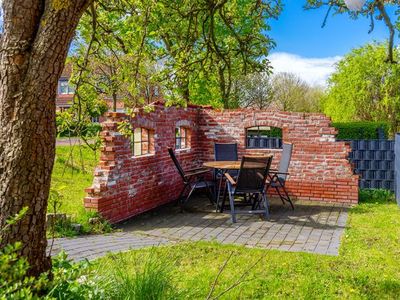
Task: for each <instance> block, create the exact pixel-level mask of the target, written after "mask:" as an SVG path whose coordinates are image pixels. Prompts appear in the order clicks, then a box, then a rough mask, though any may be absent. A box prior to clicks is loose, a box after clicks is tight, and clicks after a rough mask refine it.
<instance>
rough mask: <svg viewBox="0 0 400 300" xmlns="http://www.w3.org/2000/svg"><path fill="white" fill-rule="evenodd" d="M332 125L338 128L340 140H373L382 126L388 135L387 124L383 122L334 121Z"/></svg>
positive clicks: (376, 137)
mask: <svg viewBox="0 0 400 300" xmlns="http://www.w3.org/2000/svg"><path fill="white" fill-rule="evenodd" d="M332 126H333V127H335V128H336V129H337V130H338V135H337V136H336V138H337V139H340V140H374V139H378V138H379V136H378V129H379V128H382V130H383V131H384V133H385V136H386V137H387V136H388V132H389V124H388V123H385V122H343V123H342V122H335V123H332Z"/></svg>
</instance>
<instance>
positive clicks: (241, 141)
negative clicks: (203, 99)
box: [84, 104, 358, 222]
mask: <svg viewBox="0 0 400 300" xmlns="http://www.w3.org/2000/svg"><path fill="white" fill-rule="evenodd" d="M126 118H127V116H125V115H124V114H121V113H108V114H107V120H106V121H105V122H104V123H103V124H102V126H103V131H102V139H103V142H104V146H103V148H102V150H101V157H100V163H99V166H98V167H97V168H96V171H95V178H94V182H93V185H92V187H91V188H88V189H87V190H86V191H87V192H88V196H87V197H86V198H85V200H84V203H85V207H86V208H88V209H94V210H96V211H99V212H100V213H101V214H102V215H103V216H104V217H106V218H107V219H109V220H110V221H111V222H118V221H122V220H124V219H127V218H129V217H132V216H134V215H137V214H139V213H142V212H144V211H147V210H150V209H152V208H154V207H157V206H159V205H162V204H164V203H168V202H171V201H173V200H175V199H176V198H177V196H178V194H179V192H180V189H181V188H182V182H181V178H180V177H179V175H178V173H177V171H176V169H175V167H174V165H173V163H172V161H171V159H170V157H169V155H168V152H167V148H168V147H174V145H175V127H176V126H184V127H187V128H189V129H190V132H191V137H190V145H191V147H190V149H185V150H180V151H177V157H178V160H179V161H180V162H181V163H182V165H183V166H184V168H190V167H194V166H198V165H201V161H204V160H213V157H214V153H213V144H214V143H215V142H236V143H238V145H239V148H238V149H239V155H240V156H242V155H243V154H250V155H251V154H252V155H258V154H265V153H271V152H272V153H274V163H275V164H276V163H277V162H278V161H279V157H280V152H281V150H268V149H258V150H250V149H245V128H247V127H251V126H259V125H260V126H263V125H266V126H274V127H281V128H282V129H283V140H284V142H290V143H293V144H294V148H293V156H292V162H291V165H290V169H289V172H290V174H291V175H290V177H289V179H288V182H287V184H288V189H289V192H290V194H291V195H292V197H293V198H297V199H310V200H325V201H338V202H352V203H356V202H357V199H358V177H357V176H355V175H353V172H352V170H351V166H350V163H349V162H348V160H347V155H348V151H349V150H350V149H349V147H348V146H346V145H345V144H344V143H343V142H335V141H334V137H333V135H334V134H335V133H336V132H335V130H334V129H333V128H331V127H330V126H329V123H330V120H329V119H328V118H327V117H325V116H324V115H320V114H300V113H283V112H272V111H261V112H255V111H251V110H233V111H230V110H225V111H214V110H212V109H205V108H199V107H189V108H186V109H182V108H174V107H170V108H166V107H164V106H163V105H161V104H158V105H156V107H155V110H154V111H153V112H151V113H144V112H143V111H141V112H138V114H137V115H136V116H135V117H134V118H131V120H130V122H131V124H132V125H133V126H134V127H144V128H148V129H150V130H153V131H154V153H152V154H149V155H145V156H140V157H132V154H131V150H130V145H129V140H128V139H127V138H126V137H124V136H123V135H121V134H120V133H119V132H118V130H117V126H118V123H119V122H121V121H122V120H124V119H126Z"/></svg>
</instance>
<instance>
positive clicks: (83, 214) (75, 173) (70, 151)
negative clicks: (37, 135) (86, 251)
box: [48, 145, 111, 236]
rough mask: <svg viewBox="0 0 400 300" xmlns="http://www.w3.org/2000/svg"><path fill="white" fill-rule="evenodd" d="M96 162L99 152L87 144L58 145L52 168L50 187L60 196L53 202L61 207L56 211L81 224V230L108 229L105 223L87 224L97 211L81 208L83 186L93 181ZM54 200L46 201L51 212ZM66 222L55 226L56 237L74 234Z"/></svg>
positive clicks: (83, 192)
mask: <svg viewBox="0 0 400 300" xmlns="http://www.w3.org/2000/svg"><path fill="white" fill-rule="evenodd" d="M97 162H98V153H96V152H93V151H92V150H91V149H90V148H89V147H87V146H81V147H79V146H77V145H76V146H73V147H70V146H58V147H57V149H56V159H55V163H54V168H53V174H52V180H51V189H52V190H53V191H56V193H58V194H59V195H60V197H57V199H56V201H57V202H58V201H59V202H60V206H59V207H57V209H56V211H57V212H59V213H66V214H67V215H69V216H71V222H72V223H79V224H82V232H81V233H102V232H109V231H110V230H111V227H110V226H109V225H108V224H107V222H104V221H102V222H100V223H98V224H94V225H92V224H89V219H90V218H92V217H97V214H96V213H93V212H87V211H86V210H85V209H84V207H83V198H84V197H85V195H86V194H85V191H84V189H85V188H87V187H89V186H91V185H92V182H93V171H94V168H95V167H96V165H97ZM52 203H54V201H51V200H50V201H49V207H48V212H53V211H54V205H52ZM71 222H69V221H67V222H64V223H63V224H58V226H56V233H57V236H73V235H76V232H75V231H74V230H73V229H72V227H71Z"/></svg>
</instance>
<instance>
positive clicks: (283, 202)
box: [274, 186, 285, 205]
mask: <svg viewBox="0 0 400 300" xmlns="http://www.w3.org/2000/svg"><path fill="white" fill-rule="evenodd" d="M274 188H275V190H276V192H277V193H278V195H279V198H280V199H281V201H282V204H283V205H285V198H284V197H283V195H282V194H281V192H280V191H279V187H278V186H275V187H274Z"/></svg>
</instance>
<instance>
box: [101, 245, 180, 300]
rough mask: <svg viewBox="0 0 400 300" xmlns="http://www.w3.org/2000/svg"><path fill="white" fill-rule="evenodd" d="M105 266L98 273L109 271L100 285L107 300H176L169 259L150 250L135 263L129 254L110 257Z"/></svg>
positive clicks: (138, 257) (111, 255) (137, 257)
mask: <svg viewBox="0 0 400 300" xmlns="http://www.w3.org/2000/svg"><path fill="white" fill-rule="evenodd" d="M107 264H108V265H106V266H105V265H104V264H100V265H99V268H100V269H101V270H99V272H102V273H103V274H104V270H107V271H108V272H107V274H106V276H105V277H103V278H107V279H106V282H103V283H102V285H103V286H104V285H106V286H107V288H106V290H107V292H108V293H109V294H108V295H107V298H109V299H116V300H118V299H124V300H129V299H135V300H156V299H175V298H177V293H176V292H175V289H174V285H173V280H172V278H173V273H172V272H173V269H174V266H173V264H172V262H171V261H170V260H169V259H168V257H165V256H164V257H160V256H158V255H156V254H155V251H153V250H151V251H149V252H147V253H143V255H140V256H136V257H135V258H134V259H132V257H131V256H129V254H128V255H121V254H116V255H115V254H109V257H108V259H107Z"/></svg>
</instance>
